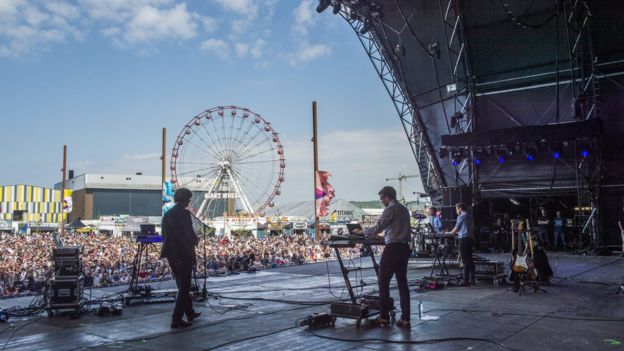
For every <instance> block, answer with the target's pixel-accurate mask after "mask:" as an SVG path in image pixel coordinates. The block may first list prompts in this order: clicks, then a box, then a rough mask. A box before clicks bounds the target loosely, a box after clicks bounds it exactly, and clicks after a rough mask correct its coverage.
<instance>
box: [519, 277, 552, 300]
mask: <svg viewBox="0 0 624 351" xmlns="http://www.w3.org/2000/svg"><path fill="white" fill-rule="evenodd" d="M516 274H517V275H516V280H517V282H516V283H514V288H515V286H516V285H519V286H518V295H519V296H522V294H524V293H525V292H526V288H527V287H529V288H531V289H533V292H534V293H537V292H540V291H541V292H543V293H546V294H548V291H546V290H545V289H542V288H541V284H540V282H538V281H536V280H529V279H528V277H529V274H528V273H516Z"/></svg>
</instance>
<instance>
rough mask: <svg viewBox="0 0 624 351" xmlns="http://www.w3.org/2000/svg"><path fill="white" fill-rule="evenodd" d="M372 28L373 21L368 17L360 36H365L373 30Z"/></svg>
mask: <svg viewBox="0 0 624 351" xmlns="http://www.w3.org/2000/svg"><path fill="white" fill-rule="evenodd" d="M372 26H373V21H372V20H371V19H370V18H369V17H366V18H365V19H364V22H363V23H362V28H360V34H362V35H364V34H366V33H368V31H369V30H370V29H371V27H372Z"/></svg>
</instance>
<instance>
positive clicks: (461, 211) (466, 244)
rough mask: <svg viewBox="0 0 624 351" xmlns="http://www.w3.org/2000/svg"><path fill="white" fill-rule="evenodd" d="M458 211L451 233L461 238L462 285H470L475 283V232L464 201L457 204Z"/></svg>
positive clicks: (456, 209)
mask: <svg viewBox="0 0 624 351" xmlns="http://www.w3.org/2000/svg"><path fill="white" fill-rule="evenodd" d="M455 211H456V213H457V216H458V217H457V223H456V224H455V228H453V230H451V232H450V233H449V234H453V235H455V234H457V238H458V239H459V254H460V255H461V258H462V262H463V265H464V273H463V281H462V284H461V285H462V286H470V284H471V283H472V285H474V284H475V275H474V273H475V266H474V262H473V260H472V245H473V244H474V239H473V238H474V234H473V232H472V217H471V216H470V215H469V214H468V212H467V207H466V205H465V204H464V203H461V202H460V203H458V204H457V205H455Z"/></svg>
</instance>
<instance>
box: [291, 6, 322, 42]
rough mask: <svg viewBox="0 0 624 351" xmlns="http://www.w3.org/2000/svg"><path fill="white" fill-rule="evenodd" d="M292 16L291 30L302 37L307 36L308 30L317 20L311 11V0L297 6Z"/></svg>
mask: <svg viewBox="0 0 624 351" xmlns="http://www.w3.org/2000/svg"><path fill="white" fill-rule="evenodd" d="M293 15H294V17H295V23H294V24H293V30H294V31H295V32H297V33H299V34H301V35H303V36H307V35H308V29H309V28H310V27H311V26H312V25H313V24H314V21H315V19H316V18H317V17H316V16H315V13H314V11H313V2H312V0H303V1H302V2H301V3H300V4H299V6H297V7H296V8H295V10H294V12H293Z"/></svg>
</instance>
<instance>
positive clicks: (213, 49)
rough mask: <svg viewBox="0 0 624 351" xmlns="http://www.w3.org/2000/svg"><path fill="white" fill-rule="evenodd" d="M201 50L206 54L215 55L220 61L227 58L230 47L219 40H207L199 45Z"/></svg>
mask: <svg viewBox="0 0 624 351" xmlns="http://www.w3.org/2000/svg"><path fill="white" fill-rule="evenodd" d="M201 49H202V50H203V51H205V52H207V53H211V54H214V55H216V56H217V57H219V58H221V59H226V58H228V56H229V54H230V45H229V44H228V43H226V42H225V41H223V40H221V39H208V40H204V41H203V42H202V43H201Z"/></svg>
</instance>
